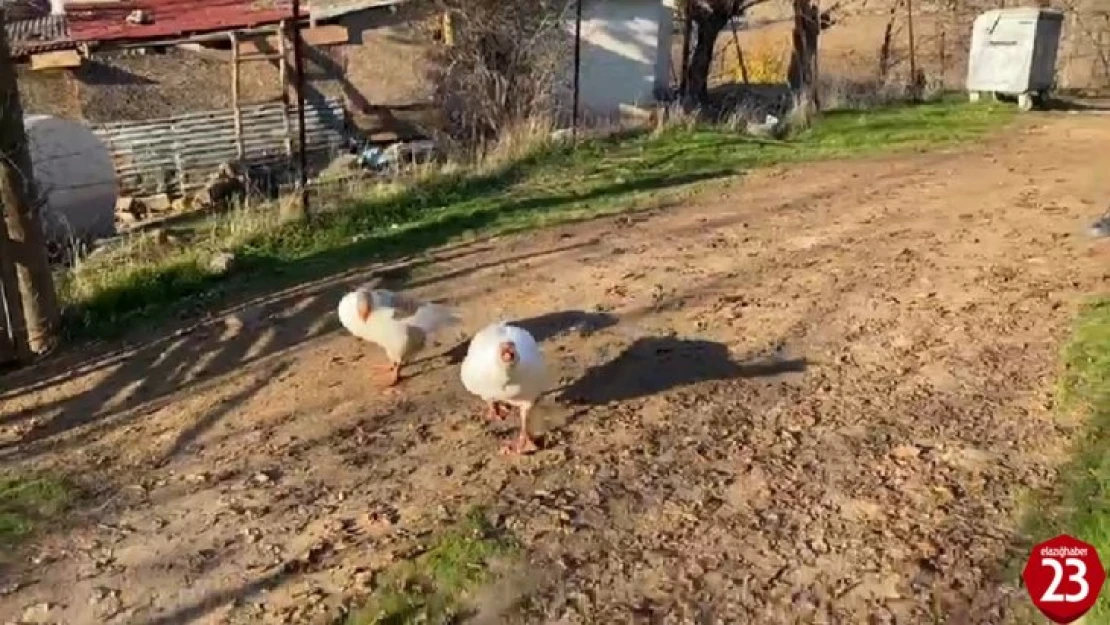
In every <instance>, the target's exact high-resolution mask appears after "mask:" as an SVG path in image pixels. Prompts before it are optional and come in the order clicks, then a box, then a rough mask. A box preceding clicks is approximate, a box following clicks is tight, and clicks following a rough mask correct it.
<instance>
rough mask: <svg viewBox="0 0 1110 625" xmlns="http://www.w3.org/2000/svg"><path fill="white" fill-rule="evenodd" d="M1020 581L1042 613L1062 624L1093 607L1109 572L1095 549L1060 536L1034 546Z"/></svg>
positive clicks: (1068, 537) (1077, 540)
mask: <svg viewBox="0 0 1110 625" xmlns="http://www.w3.org/2000/svg"><path fill="white" fill-rule="evenodd" d="M1021 579H1022V580H1024V581H1025V588H1026V589H1028V590H1029V598H1030V599H1032V600H1033V605H1035V606H1037V609H1038V610H1040V611H1041V614H1044V615H1045V616H1046V617H1048V619H1049V620H1051V621H1052V622H1053V623H1060V624H1061V625H1062V624H1063V623H1070V622H1072V621H1074V620H1076V619H1078V618H1079V617H1081V616H1083V615H1084V614H1086V613H1087V611H1088V610H1090V609H1091V608H1093V607H1094V605H1095V602H1096V601H1098V595H1099V593H1100V592H1102V584H1103V582H1105V581H1106V570H1105V569H1103V568H1102V562H1101V561H1100V560H1099V559H1098V552H1097V551H1095V548H1094V547H1092V546H1091V545H1088V544H1087V543H1085V542H1083V541H1082V540H1079V539H1078V538H1073V537H1071V536H1068V535H1067V534H1061V535H1059V536H1057V537H1056V538H1053V539H1051V540H1046V541H1044V542H1043V543H1041V544H1039V545H1036V546H1034V547H1033V552H1032V553H1031V554H1029V560H1028V561H1027V562H1026V563H1025V570H1023V571H1022V572H1021Z"/></svg>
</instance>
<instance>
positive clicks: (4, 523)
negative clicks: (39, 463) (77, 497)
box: [0, 475, 74, 551]
mask: <svg viewBox="0 0 1110 625" xmlns="http://www.w3.org/2000/svg"><path fill="white" fill-rule="evenodd" d="M73 497H74V491H73V488H72V487H71V486H70V484H69V483H68V482H66V481H65V480H62V479H60V478H57V477H54V476H50V475H39V476H35V477H18V476H13V475H0V549H3V550H5V551H6V550H7V549H9V548H11V547H14V546H15V545H17V544H19V543H20V542H21V541H22V540H24V539H26V538H27V537H28V536H31V535H32V534H33V533H34V532H35V531H36V530H37V529H39V528H40V527H41V526H42V525H43V524H45V523H48V522H49V521H51V520H53V519H56V518H57V517H58V516H59V515H61V514H62V513H63V512H64V511H65V510H66V509H67V508H68V507H69V505H70V503H71V502H72V501H73Z"/></svg>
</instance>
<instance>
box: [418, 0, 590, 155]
mask: <svg viewBox="0 0 1110 625" xmlns="http://www.w3.org/2000/svg"><path fill="white" fill-rule="evenodd" d="M436 3H437V5H438V7H437V8H438V10H439V11H442V12H444V13H445V14H446V15H448V16H449V17H450V20H449V25H448V26H447V28H449V29H450V31H451V32H450V33H449V34H446V35H447V36H445V37H443V39H445V40H446V42H447V45H444V46H441V47H439V48H438V49H437V50H436V51H434V52H433V61H434V62H433V64H432V65H433V68H434V69H433V70H432V76H431V80H432V83H433V85H434V87H435V92H436V99H437V101H438V104H439V105H440V107H441V110H443V111H445V112H446V114H447V117H448V119H447V126H448V128H449V131H450V132H451V134H452V135H453V136H454V137H455V138H456V139H459V140H461V141H463V142H465V143H469V144H475V143H481V142H482V141H486V140H489V139H492V138H494V137H496V136H498V135H499V134H500V133H501V132H502V131H503V130H504V129H505V128H506V127H508V126H510V125H512V124H514V123H516V122H519V121H521V120H523V119H528V118H530V117H534V116H538V115H548V114H550V112H551V111H552V110H553V108H554V104H555V99H556V98H557V97H559V96H560V95H561V94H563V93H565V86H566V85H565V84H564V83H566V82H567V79H568V77H569V75H570V74H569V70H570V69H571V68H570V66H569V64H568V59H570V58H572V46H573V36H572V35H571V34H570V33H569V32H568V31H567V27H566V24H567V18H568V17H569V11H570V10H572V8H573V6H574V5H573V0H436Z"/></svg>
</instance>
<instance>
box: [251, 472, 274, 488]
mask: <svg viewBox="0 0 1110 625" xmlns="http://www.w3.org/2000/svg"><path fill="white" fill-rule="evenodd" d="M273 481H274V478H273V477H272V476H271V475H270V474H269V473H267V472H265V471H259V472H258V473H255V474H254V475H253V476H251V483H253V484H255V485H257V486H265V485H267V484H272V483H273Z"/></svg>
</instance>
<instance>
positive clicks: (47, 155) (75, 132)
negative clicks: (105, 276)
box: [23, 115, 119, 239]
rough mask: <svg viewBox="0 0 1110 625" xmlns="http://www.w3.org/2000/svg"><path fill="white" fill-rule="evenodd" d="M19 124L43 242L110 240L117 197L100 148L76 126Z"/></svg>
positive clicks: (34, 119)
mask: <svg viewBox="0 0 1110 625" xmlns="http://www.w3.org/2000/svg"><path fill="white" fill-rule="evenodd" d="M23 124H24V127H25V128H26V129H27V140H28V144H29V145H28V147H29V149H30V152H31V163H32V165H33V166H34V169H35V181H36V184H37V188H38V192H39V197H40V198H42V199H44V200H45V207H46V210H47V220H46V228H47V234H48V236H50V237H52V238H54V237H64V238H70V239H71V238H77V237H80V238H101V237H110V236H114V235H115V234H116V198H117V196H118V193H119V192H118V186H117V184H116V170H115V167H114V166H113V165H112V155H111V153H110V152H109V151H108V148H107V147H106V146H105V145H104V143H103V142H102V141H101V140H100V139H99V138H98V137H97V136H96V135H95V134H93V131H92V129H90V128H89V127H88V126H86V125H85V124H82V123H81V122H77V121H72V120H68V119H60V118H57V117H52V116H50V115H27V116H26V117H24V118H23Z"/></svg>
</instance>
